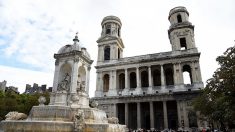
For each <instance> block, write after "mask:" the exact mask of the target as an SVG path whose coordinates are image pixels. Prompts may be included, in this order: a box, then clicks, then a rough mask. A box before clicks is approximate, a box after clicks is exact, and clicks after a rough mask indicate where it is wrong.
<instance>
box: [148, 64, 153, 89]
mask: <svg viewBox="0 0 235 132" xmlns="http://www.w3.org/2000/svg"><path fill="white" fill-rule="evenodd" d="M148 72H149V87H152V86H153V80H152V72H151V66H149V67H148Z"/></svg>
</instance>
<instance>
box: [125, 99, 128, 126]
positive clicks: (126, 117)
mask: <svg viewBox="0 0 235 132" xmlns="http://www.w3.org/2000/svg"><path fill="white" fill-rule="evenodd" d="M128 115H129V114H128V103H125V124H126V126H127V127H128V125H129V124H128Z"/></svg>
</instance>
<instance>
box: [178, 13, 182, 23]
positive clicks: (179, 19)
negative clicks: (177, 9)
mask: <svg viewBox="0 0 235 132" xmlns="http://www.w3.org/2000/svg"><path fill="white" fill-rule="evenodd" d="M177 20H178V23H180V22H182V18H181V15H180V14H179V15H177Z"/></svg>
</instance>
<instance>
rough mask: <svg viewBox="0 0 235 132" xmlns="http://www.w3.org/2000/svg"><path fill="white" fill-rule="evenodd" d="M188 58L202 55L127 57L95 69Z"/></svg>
mask: <svg viewBox="0 0 235 132" xmlns="http://www.w3.org/2000/svg"><path fill="white" fill-rule="evenodd" d="M186 57H200V53H187V52H185V53H184V52H183V51H182V54H180V55H173V52H162V53H156V54H148V55H141V56H133V57H125V58H121V59H118V60H113V61H112V62H111V61H110V62H106V63H103V64H101V65H97V66H95V68H97V69H98V68H106V67H113V66H122V65H129V64H139V63H146V62H153V61H163V60H173V59H182V58H186Z"/></svg>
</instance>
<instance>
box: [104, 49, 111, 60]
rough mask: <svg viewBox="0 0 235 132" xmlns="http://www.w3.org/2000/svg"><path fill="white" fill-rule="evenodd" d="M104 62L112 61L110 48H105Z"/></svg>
mask: <svg viewBox="0 0 235 132" xmlns="http://www.w3.org/2000/svg"><path fill="white" fill-rule="evenodd" d="M104 60H110V47H109V46H106V47H105V48H104Z"/></svg>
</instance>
